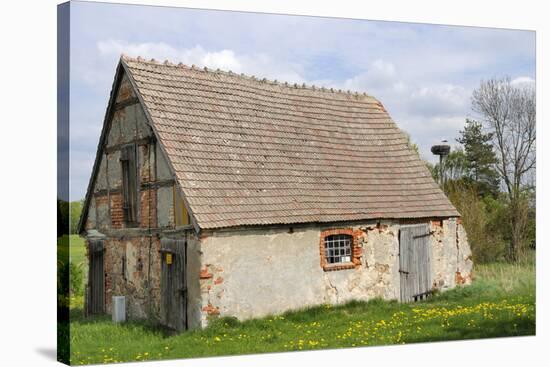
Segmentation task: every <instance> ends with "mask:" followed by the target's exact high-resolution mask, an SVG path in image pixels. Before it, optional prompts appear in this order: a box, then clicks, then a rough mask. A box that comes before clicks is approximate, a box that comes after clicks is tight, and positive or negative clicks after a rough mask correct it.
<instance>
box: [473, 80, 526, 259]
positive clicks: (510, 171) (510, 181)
mask: <svg viewBox="0 0 550 367" xmlns="http://www.w3.org/2000/svg"><path fill="white" fill-rule="evenodd" d="M535 106H536V101H535V90H534V89H533V88H531V87H526V88H520V87H515V86H514V85H512V83H511V81H510V78H508V77H507V78H504V79H490V80H488V81H482V82H481V84H480V86H479V87H478V88H477V89H475V90H474V92H473V94H472V108H473V110H474V111H475V112H477V113H479V114H480V116H481V117H482V121H483V122H484V123H485V124H486V126H487V127H489V129H490V130H491V132H492V133H493V135H492V138H493V142H494V145H495V148H496V153H497V158H498V164H496V165H495V167H496V170H497V172H498V174H499V176H500V178H501V180H502V181H503V183H504V186H505V188H506V194H507V199H508V203H509V207H510V215H509V217H510V218H509V221H510V223H509V224H510V231H511V236H510V244H509V251H508V256H509V259H510V260H513V261H515V260H516V259H517V258H518V254H519V251H520V250H521V248H522V246H523V245H525V242H526V241H525V240H526V234H527V225H526V223H527V221H526V220H525V218H524V217H525V215H526V214H525V213H526V211H525V210H524V201H525V195H524V184H525V180H526V177H528V174H529V173H530V172H531V171H532V170H534V169H535V163H536V158H535V141H536V123H535V122H536V109H535Z"/></svg>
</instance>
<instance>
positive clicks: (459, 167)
mask: <svg viewBox="0 0 550 367" xmlns="http://www.w3.org/2000/svg"><path fill="white" fill-rule="evenodd" d="M428 169H429V170H430V172H431V173H432V177H433V178H434V180H436V181H437V182H439V181H440V180H439V175H440V173H439V172H440V170H439V163H436V164H435V165H433V166H432V165H429V166H428ZM466 173H467V162H466V156H465V155H464V152H463V151H462V149H455V150H454V151H452V152H450V153H449V155H447V156H446V157H445V159H443V178H444V180H443V181H444V182H445V183H447V182H454V181H460V180H462V179H463V178H464V176H465V175H466ZM445 186H446V185H445V184H444V185H443V189H445Z"/></svg>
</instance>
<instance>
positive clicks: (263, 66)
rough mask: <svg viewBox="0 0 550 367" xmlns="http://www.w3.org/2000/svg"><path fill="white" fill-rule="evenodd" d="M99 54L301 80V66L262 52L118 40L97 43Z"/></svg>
mask: <svg viewBox="0 0 550 367" xmlns="http://www.w3.org/2000/svg"><path fill="white" fill-rule="evenodd" d="M97 48H98V51H99V54H100V55H101V56H102V57H113V56H117V57H118V56H119V55H120V54H123V53H124V54H127V55H128V56H132V57H137V56H141V57H143V58H145V59H151V58H154V59H156V60H157V61H163V60H169V61H171V62H175V63H178V62H182V63H184V64H187V65H196V66H199V67H204V66H206V67H208V68H212V69H218V68H219V69H221V70H226V71H228V70H231V71H233V72H236V73H245V74H247V75H258V76H262V77H266V78H270V79H278V80H286V81H290V82H303V81H304V78H303V77H302V76H301V66H300V65H298V64H292V63H289V62H284V61H281V60H273V59H272V58H271V57H270V56H268V55H267V54H264V53H252V54H237V53H236V52H235V51H233V50H230V49H222V50H207V49H205V48H204V47H202V46H201V45H196V46H194V47H192V48H176V47H173V46H171V45H169V44H167V43H164V42H158V43H154V42H145V43H129V42H126V41H119V40H104V41H100V42H98V43H97Z"/></svg>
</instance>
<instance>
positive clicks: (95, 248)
mask: <svg viewBox="0 0 550 367" xmlns="http://www.w3.org/2000/svg"><path fill="white" fill-rule="evenodd" d="M88 250H89V262H90V265H89V267H88V287H89V290H88V307H87V308H88V313H90V314H101V313H104V312H105V272H104V256H103V252H104V251H103V250H104V245H103V241H102V240H90V241H89V245H88Z"/></svg>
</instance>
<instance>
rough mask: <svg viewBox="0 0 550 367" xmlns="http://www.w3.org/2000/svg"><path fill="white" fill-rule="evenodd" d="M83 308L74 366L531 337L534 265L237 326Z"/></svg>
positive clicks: (78, 301) (494, 268) (74, 303)
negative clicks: (189, 326)
mask: <svg viewBox="0 0 550 367" xmlns="http://www.w3.org/2000/svg"><path fill="white" fill-rule="evenodd" d="M73 246H74V250H75V251H74V253H73V252H72V251H73ZM79 246H81V247H82V243H81V242H78V241H76V242H74V243H73V244H71V258H72V261H75V262H80V263H82V262H84V261H85V257H84V251H83V250H80V249H78V247H79ZM533 255H534V254H533ZM82 306H83V302H82V297H81V296H74V297H72V298H71V326H70V335H71V336H70V337H71V352H70V361H71V364H77V365H78V364H91V363H93V364H97V363H115V362H128V361H146V360H158V359H174V358H194V357H206V356H221V355H237V354H247V353H267V352H284V351H298V350H313V349H328V348H353V347H366V346H371V345H392V344H405V343H420V342H430V341H445V340H459V339H477V338H495V337H506V336H524V335H535V307H536V306H535V265H534V256H533V258H532V259H530V260H527V261H524V262H523V263H521V264H509V263H494V264H484V265H477V266H476V268H475V279H474V282H473V284H472V285H471V286H467V287H459V288H456V289H454V290H450V291H447V292H443V293H440V294H436V295H434V296H433V297H432V298H431V299H429V300H427V301H423V302H418V303H408V304H402V303H398V302H395V301H391V302H388V301H383V300H379V299H374V300H372V301H369V302H350V303H347V304H343V305H338V306H330V305H322V306H318V307H313V308H307V309H303V310H298V311H293V312H287V313H285V314H282V315H273V316H269V317H264V318H261V319H254V320H248V321H244V322H240V321H238V320H236V319H234V318H219V319H213V320H211V322H210V325H209V327H208V328H206V329H204V330H196V331H190V332H184V333H181V334H174V333H171V332H170V331H168V330H164V329H162V328H160V327H158V326H156V325H154V324H152V323H148V322H146V321H132V322H127V323H125V324H113V323H112V322H111V320H110V317H109V316H97V317H91V318H84V317H83V314H82Z"/></svg>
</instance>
